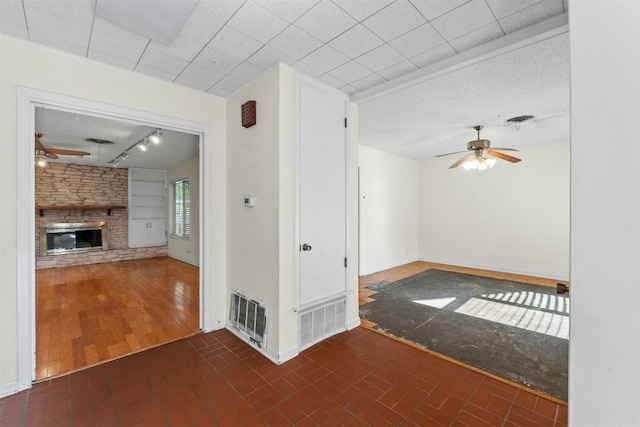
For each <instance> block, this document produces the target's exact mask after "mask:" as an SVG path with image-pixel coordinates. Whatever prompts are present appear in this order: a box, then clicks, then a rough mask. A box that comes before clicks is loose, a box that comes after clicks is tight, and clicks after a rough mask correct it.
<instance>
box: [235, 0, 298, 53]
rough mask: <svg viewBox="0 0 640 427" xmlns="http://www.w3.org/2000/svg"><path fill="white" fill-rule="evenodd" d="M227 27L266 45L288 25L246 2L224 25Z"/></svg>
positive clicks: (268, 12)
mask: <svg viewBox="0 0 640 427" xmlns="http://www.w3.org/2000/svg"><path fill="white" fill-rule="evenodd" d="M226 25H227V26H228V27H230V28H233V29H234V30H236V31H239V32H241V33H243V34H244V35H247V36H249V37H251V38H252V39H254V40H258V41H259V42H262V43H267V42H268V41H269V40H271V39H272V38H274V37H275V36H276V35H278V33H280V32H281V31H282V30H284V29H285V28H286V27H287V26H288V25H289V23H288V22H287V21H285V20H284V19H282V18H280V17H279V16H278V15H276V14H275V13H273V12H270V11H268V10H267V9H265V8H264V7H262V6H260V5H259V4H258V3H255V2H253V1H251V0H249V1H247V2H246V3H245V4H244V5H243V6H242V7H241V8H240V10H238V12H237V13H236V14H235V15H233V17H232V18H231V19H230V20H229V22H227V24H226Z"/></svg>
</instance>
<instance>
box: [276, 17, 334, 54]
mask: <svg viewBox="0 0 640 427" xmlns="http://www.w3.org/2000/svg"><path fill="white" fill-rule="evenodd" d="M269 46H271V47H273V48H275V49H277V50H279V51H280V52H284V53H286V54H287V55H289V56H291V57H292V58H295V59H300V58H303V57H304V56H306V55H308V54H309V53H311V52H313V51H314V50H316V49H317V48H319V47H320V46H322V42H321V41H320V40H318V39H317V38H315V37H313V36H312V35H311V34H309V33H306V32H304V31H302V30H301V29H300V28H298V27H296V26H295V25H290V26H289V27H288V28H287V29H286V30H284V31H283V32H281V33H280V34H278V35H277V36H276V37H275V38H274V39H273V40H271V41H270V42H269Z"/></svg>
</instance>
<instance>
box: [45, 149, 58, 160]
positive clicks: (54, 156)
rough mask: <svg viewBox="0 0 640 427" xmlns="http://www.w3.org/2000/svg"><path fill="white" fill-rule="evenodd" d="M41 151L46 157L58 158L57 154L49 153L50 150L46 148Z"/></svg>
mask: <svg viewBox="0 0 640 427" xmlns="http://www.w3.org/2000/svg"><path fill="white" fill-rule="evenodd" d="M42 151H44V154H45V156H47V158H48V159H57V158H58V155H56V154H54V153H51V152H49V151H47V150H42Z"/></svg>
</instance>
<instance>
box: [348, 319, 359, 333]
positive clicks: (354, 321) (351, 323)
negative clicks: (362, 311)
mask: <svg viewBox="0 0 640 427" xmlns="http://www.w3.org/2000/svg"><path fill="white" fill-rule="evenodd" d="M358 326H360V318H359V317H357V318H355V319H352V320H349V321H348V322H347V331H350V330H352V329H353V328H357V327H358Z"/></svg>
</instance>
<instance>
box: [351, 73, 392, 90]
mask: <svg viewBox="0 0 640 427" xmlns="http://www.w3.org/2000/svg"><path fill="white" fill-rule="evenodd" d="M384 82H386V80H385V79H383V78H382V77H380V76H379V75H377V74H371V75H369V76H367V77H365V78H363V79H360V80H358V81H356V82H353V83H351V86H353V87H355V88H356V89H358V90H365V89H369V88H372V87H374V86H377V85H379V84H381V83H384Z"/></svg>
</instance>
